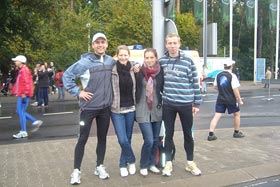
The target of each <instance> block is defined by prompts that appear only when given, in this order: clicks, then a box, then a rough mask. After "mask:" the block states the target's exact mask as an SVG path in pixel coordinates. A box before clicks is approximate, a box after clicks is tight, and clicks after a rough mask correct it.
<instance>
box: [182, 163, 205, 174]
mask: <svg viewBox="0 0 280 187" xmlns="http://www.w3.org/2000/svg"><path fill="white" fill-rule="evenodd" d="M185 169H186V171H189V172H191V173H192V174H193V175H196V176H198V175H201V171H200V169H198V167H197V166H196V164H195V163H194V162H193V161H192V162H188V163H187V165H186V167H185Z"/></svg>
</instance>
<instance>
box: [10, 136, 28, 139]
mask: <svg viewBox="0 0 280 187" xmlns="http://www.w3.org/2000/svg"><path fill="white" fill-rule="evenodd" d="M23 138H28V136H24V137H15V136H14V135H13V139H23Z"/></svg>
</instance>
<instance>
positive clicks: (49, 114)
mask: <svg viewBox="0 0 280 187" xmlns="http://www.w3.org/2000/svg"><path fill="white" fill-rule="evenodd" d="M73 113H74V112H73V111H71V112H56V113H46V114H43V115H44V116H53V115H64V114H73Z"/></svg>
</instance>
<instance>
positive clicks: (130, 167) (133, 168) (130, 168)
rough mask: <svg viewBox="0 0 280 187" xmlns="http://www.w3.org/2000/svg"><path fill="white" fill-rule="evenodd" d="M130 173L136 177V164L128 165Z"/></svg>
mask: <svg viewBox="0 0 280 187" xmlns="http://www.w3.org/2000/svg"><path fill="white" fill-rule="evenodd" d="M128 171H129V174H130V175H134V174H135V173H136V167H135V163H133V164H128Z"/></svg>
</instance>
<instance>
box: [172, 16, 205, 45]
mask: <svg viewBox="0 0 280 187" xmlns="http://www.w3.org/2000/svg"><path fill="white" fill-rule="evenodd" d="M176 26H177V29H178V33H179V35H180V37H181V39H182V45H181V46H182V47H186V46H188V47H189V48H190V49H192V50H198V48H199V36H200V33H199V30H200V26H198V25H196V24H195V19H194V17H193V16H192V13H184V14H176Z"/></svg>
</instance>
